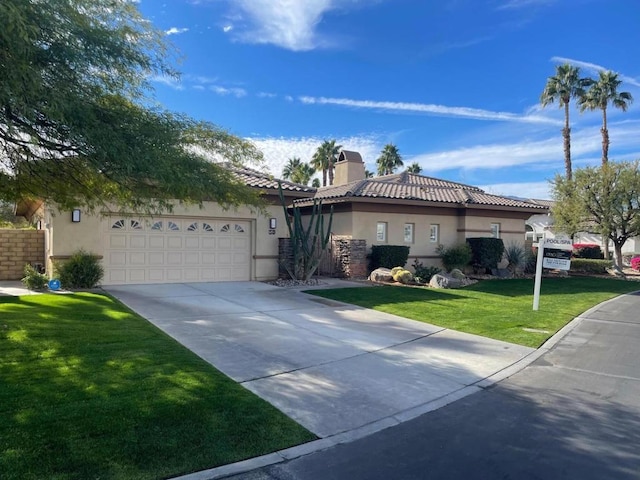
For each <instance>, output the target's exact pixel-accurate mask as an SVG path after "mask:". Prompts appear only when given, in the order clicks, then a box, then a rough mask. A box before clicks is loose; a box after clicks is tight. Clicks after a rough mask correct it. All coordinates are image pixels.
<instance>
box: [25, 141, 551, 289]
mask: <svg viewBox="0 0 640 480" xmlns="http://www.w3.org/2000/svg"><path fill="white" fill-rule="evenodd" d="M335 168H336V170H335V181H334V183H335V184H334V185H332V186H329V187H324V188H320V189H314V188H312V187H307V186H304V185H299V184H295V183H291V182H286V181H283V182H282V186H283V191H284V195H285V198H286V201H287V202H288V203H289V204H295V205H299V206H300V207H302V208H303V211H304V208H305V207H308V206H310V205H311V204H312V203H313V198H318V199H322V200H323V204H324V205H325V206H328V205H333V206H334V212H335V213H334V218H333V226H332V234H333V235H334V236H336V237H342V238H344V237H348V238H352V239H358V240H364V241H366V245H367V248H370V247H371V245H381V244H388V245H408V246H410V247H411V250H410V260H409V262H408V264H409V265H408V266H410V264H411V263H412V260H413V259H415V258H418V259H420V260H421V261H423V263H425V264H434V265H439V262H440V261H439V257H438V256H437V253H436V249H437V247H438V245H440V244H444V245H453V244H455V243H459V242H463V241H464V239H465V238H469V237H478V236H495V237H500V238H503V239H504V241H505V244H509V243H510V242H514V243H519V244H522V243H523V241H524V237H525V220H527V219H528V218H529V217H531V215H533V214H537V213H546V212H547V207H546V206H544V205H536V204H532V203H528V202H524V201H519V200H514V199H510V198H507V197H501V196H497V195H490V194H487V193H485V192H484V191H483V190H481V189H480V188H477V187H473V186H470V185H464V184H461V183H456V182H449V181H446V180H440V179H436V178H431V177H425V176H421V175H414V174H410V173H406V172H404V173H400V174H394V175H386V176H382V177H375V178H365V169H364V162H363V161H362V158H361V157H360V155H359V154H358V153H357V152H350V151H344V150H343V151H342V152H341V153H340V155H339V158H338V161H337V162H336V165H335ZM236 174H237V175H238V176H239V178H241V179H242V181H244V182H245V183H246V184H247V185H249V186H251V187H253V188H256V189H258V190H260V191H261V192H262V193H263V194H264V198H265V200H266V202H267V207H266V212H267V214H266V216H265V215H261V214H260V213H258V212H255V211H252V210H251V209H249V208H244V207H243V208H238V209H235V210H234V209H231V210H224V209H222V208H221V207H220V206H219V205H218V204H216V203H213V202H207V203H205V204H204V206H203V208H199V207H198V206H185V205H180V204H177V205H176V206H175V208H174V210H173V212H172V213H171V214H164V215H158V216H153V217H144V216H143V217H141V216H139V215H136V214H135V213H133V212H112V211H103V212H100V214H89V213H88V212H84V211H81V210H78V211H74V212H59V211H57V210H56V209H55V208H53V207H51V206H48V205H41V206H40V208H39V209H38V210H37V213H35V215H37V216H38V217H39V218H40V219H41V222H40V224H41V228H42V229H43V230H44V231H45V262H46V268H47V272H48V273H49V274H51V272H52V271H53V269H52V266H53V263H52V262H54V261H56V260H64V259H65V258H68V257H69V256H70V255H71V254H72V253H74V252H75V251H77V250H79V249H83V250H85V251H87V252H90V253H93V254H95V255H97V256H99V257H100V258H101V259H102V263H103V266H104V269H105V276H104V279H103V282H102V283H103V284H105V285H109V284H127V283H172V282H204V281H232V280H238V281H240V280H258V281H261V280H269V279H274V278H276V277H277V276H278V267H279V240H278V239H279V238H281V237H287V236H288V229H287V226H286V223H285V215H284V210H283V208H282V206H281V204H280V199H279V197H278V180H276V179H274V178H272V177H271V176H269V175H266V174H264V173H261V172H258V171H255V170H251V169H237V170H236ZM21 208H22V210H23V211H28V210H29V209H30V208H31V209H32V208H33V206H31V207H30V206H27V205H24V206H22V207H21ZM30 213H31V215H34V212H30Z"/></svg>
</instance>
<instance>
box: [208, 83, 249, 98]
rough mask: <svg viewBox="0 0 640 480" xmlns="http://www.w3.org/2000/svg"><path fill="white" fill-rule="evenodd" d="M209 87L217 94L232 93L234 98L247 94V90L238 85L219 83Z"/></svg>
mask: <svg viewBox="0 0 640 480" xmlns="http://www.w3.org/2000/svg"><path fill="white" fill-rule="evenodd" d="M209 89H210V90H211V91H212V92H215V93H217V94H218V95H223V96H224V95H233V96H234V97H236V98H242V97H245V96H246V95H247V91H246V90H245V89H244V88H238V87H230V88H227V87H221V86H220V85H211V86H210V87H209Z"/></svg>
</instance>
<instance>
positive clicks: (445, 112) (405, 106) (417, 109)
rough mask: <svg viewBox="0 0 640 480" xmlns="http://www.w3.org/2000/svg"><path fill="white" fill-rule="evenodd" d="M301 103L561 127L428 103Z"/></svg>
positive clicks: (309, 100)
mask: <svg viewBox="0 0 640 480" xmlns="http://www.w3.org/2000/svg"><path fill="white" fill-rule="evenodd" d="M299 100H300V101H301V102H302V103H305V104H308V105H338V106H344V107H353V108H366V109H376V110H388V111H396V112H398V111H401V112H413V113H428V114H433V115H439V116H446V117H463V118H474V119H476V120H499V121H509V122H527V123H544V124H551V125H561V123H562V122H559V121H558V120H554V119H551V118H549V117H545V116H541V115H532V114H525V115H518V114H515V113H510V112H493V111H491V110H482V109H479V108H471V107H448V106H446V105H435V104H429V103H409V102H387V101H374V100H353V99H349V98H327V97H308V96H303V97H299Z"/></svg>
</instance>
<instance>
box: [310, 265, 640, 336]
mask: <svg viewBox="0 0 640 480" xmlns="http://www.w3.org/2000/svg"><path fill="white" fill-rule="evenodd" d="M635 290H640V283H638V282H633V281H628V282H625V281H621V280H615V279H607V278H590V277H575V278H573V277H570V278H544V279H543V280H542V289H541V298H540V308H539V310H538V311H537V312H534V311H533V280H532V279H517V280H484V281H481V282H479V283H476V284H474V285H472V286H469V287H465V288H461V289H457V290H436V289H431V288H407V287H399V286H383V287H373V288H344V289H329V290H310V291H308V292H307V293H310V294H313V295H319V296H321V297H325V298H331V299H334V300H339V301H341V302H346V303H352V304H354V305H360V306H361V307H366V308H372V309H374V310H379V311H381V312H387V313H392V314H394V315H399V316H401V317H406V318H411V319H413V320H419V321H421V322H426V323H430V324H433V325H438V326H440V327H445V328H450V329H453V330H459V331H461V332H468V333H474V334H476V335H482V336H485V337H489V338H495V339H497V340H504V341H506V342H511V343H517V344H520V345H525V346H528V347H535V348H537V347H539V346H540V345H541V344H542V343H543V342H544V341H545V340H547V339H548V338H549V337H551V336H552V335H553V334H554V333H555V332H557V331H558V330H559V329H560V328H562V327H563V326H564V325H566V324H567V323H568V322H569V321H571V320H572V319H573V318H575V317H576V316H578V315H580V314H581V313H583V312H585V311H586V310H588V309H589V308H591V307H593V306H594V305H597V304H598V303H600V302H602V301H604V300H607V299H609V298H612V297H615V296H617V295H620V294H622V293H627V292H632V291H635ZM525 329H530V330H538V332H536V331H528V330H525Z"/></svg>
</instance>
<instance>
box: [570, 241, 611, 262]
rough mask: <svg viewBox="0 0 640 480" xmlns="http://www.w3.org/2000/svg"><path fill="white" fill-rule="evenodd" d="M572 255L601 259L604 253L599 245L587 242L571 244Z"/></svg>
mask: <svg viewBox="0 0 640 480" xmlns="http://www.w3.org/2000/svg"><path fill="white" fill-rule="evenodd" d="M572 254H573V257H574V258H593V259H602V258H604V255H603V254H602V250H601V249H600V245H595V244H589V243H574V244H573V253H572Z"/></svg>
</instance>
